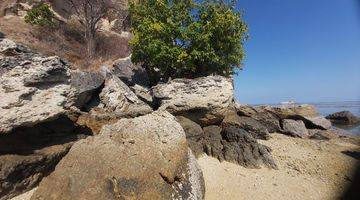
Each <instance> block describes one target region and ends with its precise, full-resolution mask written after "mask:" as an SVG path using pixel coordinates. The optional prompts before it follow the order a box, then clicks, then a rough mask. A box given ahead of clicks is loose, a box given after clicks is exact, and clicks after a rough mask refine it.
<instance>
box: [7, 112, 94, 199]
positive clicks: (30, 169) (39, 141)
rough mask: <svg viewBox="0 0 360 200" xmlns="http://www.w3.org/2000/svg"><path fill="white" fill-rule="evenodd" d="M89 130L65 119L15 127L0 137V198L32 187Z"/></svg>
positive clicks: (11, 195) (63, 117)
mask: <svg viewBox="0 0 360 200" xmlns="http://www.w3.org/2000/svg"><path fill="white" fill-rule="evenodd" d="M87 134H90V132H89V130H87V129H86V128H84V127H80V126H77V125H76V124H74V123H73V122H72V121H71V120H70V119H69V118H67V117H65V116H62V117H60V118H59V119H57V120H54V121H49V122H43V123H40V124H37V125H35V126H33V127H31V128H28V127H20V128H16V129H15V130H13V131H12V132H10V133H8V134H2V135H0V183H1V184H0V199H8V198H10V197H13V196H15V195H17V194H20V193H22V192H25V191H27V190H29V189H31V188H33V187H35V186H36V185H37V184H38V183H39V182H40V181H41V180H42V178H43V177H44V176H47V175H48V174H49V173H50V172H51V171H52V170H53V169H54V168H55V166H56V164H57V163H58V162H59V161H60V159H61V158H62V157H63V156H64V155H66V153H67V152H68V151H69V149H70V147H71V145H72V144H73V142H74V141H77V140H79V139H80V138H84V137H86V135H87Z"/></svg>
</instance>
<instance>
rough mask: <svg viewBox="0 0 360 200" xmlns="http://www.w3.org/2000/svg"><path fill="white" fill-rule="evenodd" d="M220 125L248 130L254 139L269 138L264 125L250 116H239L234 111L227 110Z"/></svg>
mask: <svg viewBox="0 0 360 200" xmlns="http://www.w3.org/2000/svg"><path fill="white" fill-rule="evenodd" d="M222 126H224V127H227V126H236V127H239V128H241V129H244V130H246V131H247V132H249V133H250V134H251V135H252V136H253V137H254V138H255V139H263V140H268V139H270V135H269V132H268V130H267V129H266V127H265V126H263V125H262V124H261V123H260V122H258V121H256V120H255V119H253V118H251V117H245V116H239V115H237V113H235V112H228V113H227V114H226V115H225V118H224V120H223V121H222Z"/></svg>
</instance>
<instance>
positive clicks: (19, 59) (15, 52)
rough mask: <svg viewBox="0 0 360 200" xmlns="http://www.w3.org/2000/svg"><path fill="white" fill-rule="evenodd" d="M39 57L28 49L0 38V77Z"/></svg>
mask: <svg viewBox="0 0 360 200" xmlns="http://www.w3.org/2000/svg"><path fill="white" fill-rule="evenodd" d="M36 56H39V55H38V54H36V53H34V52H31V51H30V50H29V49H28V48H26V47H24V46H22V45H19V44H16V43H15V42H13V41H12V40H9V39H6V38H0V77H1V76H2V74H4V73H5V72H7V71H9V70H11V69H13V68H14V67H16V66H21V65H22V64H24V63H26V62H29V61H31V60H32V58H33V57H36Z"/></svg>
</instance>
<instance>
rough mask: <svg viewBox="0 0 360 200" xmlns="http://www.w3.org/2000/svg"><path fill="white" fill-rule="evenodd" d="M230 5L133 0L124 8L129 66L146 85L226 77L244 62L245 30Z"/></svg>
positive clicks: (207, 1) (209, 0)
mask: <svg viewBox="0 0 360 200" xmlns="http://www.w3.org/2000/svg"><path fill="white" fill-rule="evenodd" d="M234 5H235V1H231V2H228V1H224V0H220V1H219V0H204V1H202V2H200V3H196V2H195V1H193V0H185V1H184V0H139V1H137V2H136V3H134V2H133V3H131V4H130V14H131V20H132V21H131V23H132V24H131V25H132V33H133V34H134V38H133V40H132V41H131V42H130V45H131V47H132V61H133V62H135V63H141V64H142V65H143V66H144V67H145V69H146V70H147V71H148V73H149V74H150V77H151V78H152V82H153V83H156V82H158V81H160V80H163V81H166V80H168V79H169V78H176V77H188V78H194V77H199V76H204V75H210V74H217V75H223V76H230V75H232V74H233V73H234V70H235V69H234V68H240V67H241V63H242V60H243V59H244V49H243V43H244V41H245V40H246V39H247V25H246V24H245V23H244V21H243V20H242V15H241V13H240V12H238V11H236V10H235V9H234Z"/></svg>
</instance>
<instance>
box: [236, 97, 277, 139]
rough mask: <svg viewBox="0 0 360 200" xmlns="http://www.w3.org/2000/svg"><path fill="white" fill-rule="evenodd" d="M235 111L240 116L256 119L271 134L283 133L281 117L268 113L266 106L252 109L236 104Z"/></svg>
mask: <svg viewBox="0 0 360 200" xmlns="http://www.w3.org/2000/svg"><path fill="white" fill-rule="evenodd" d="M235 109H236V112H237V114H238V115H239V116H246V117H251V118H253V119H255V120H256V121H258V122H260V123H261V124H262V125H263V126H265V127H266V129H267V130H268V131H269V132H270V133H275V132H281V131H282V129H281V126H280V119H279V117H277V116H276V115H275V114H273V113H271V112H269V111H267V110H266V107H264V106H257V107H252V106H249V105H242V104H238V103H236V104H235Z"/></svg>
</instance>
